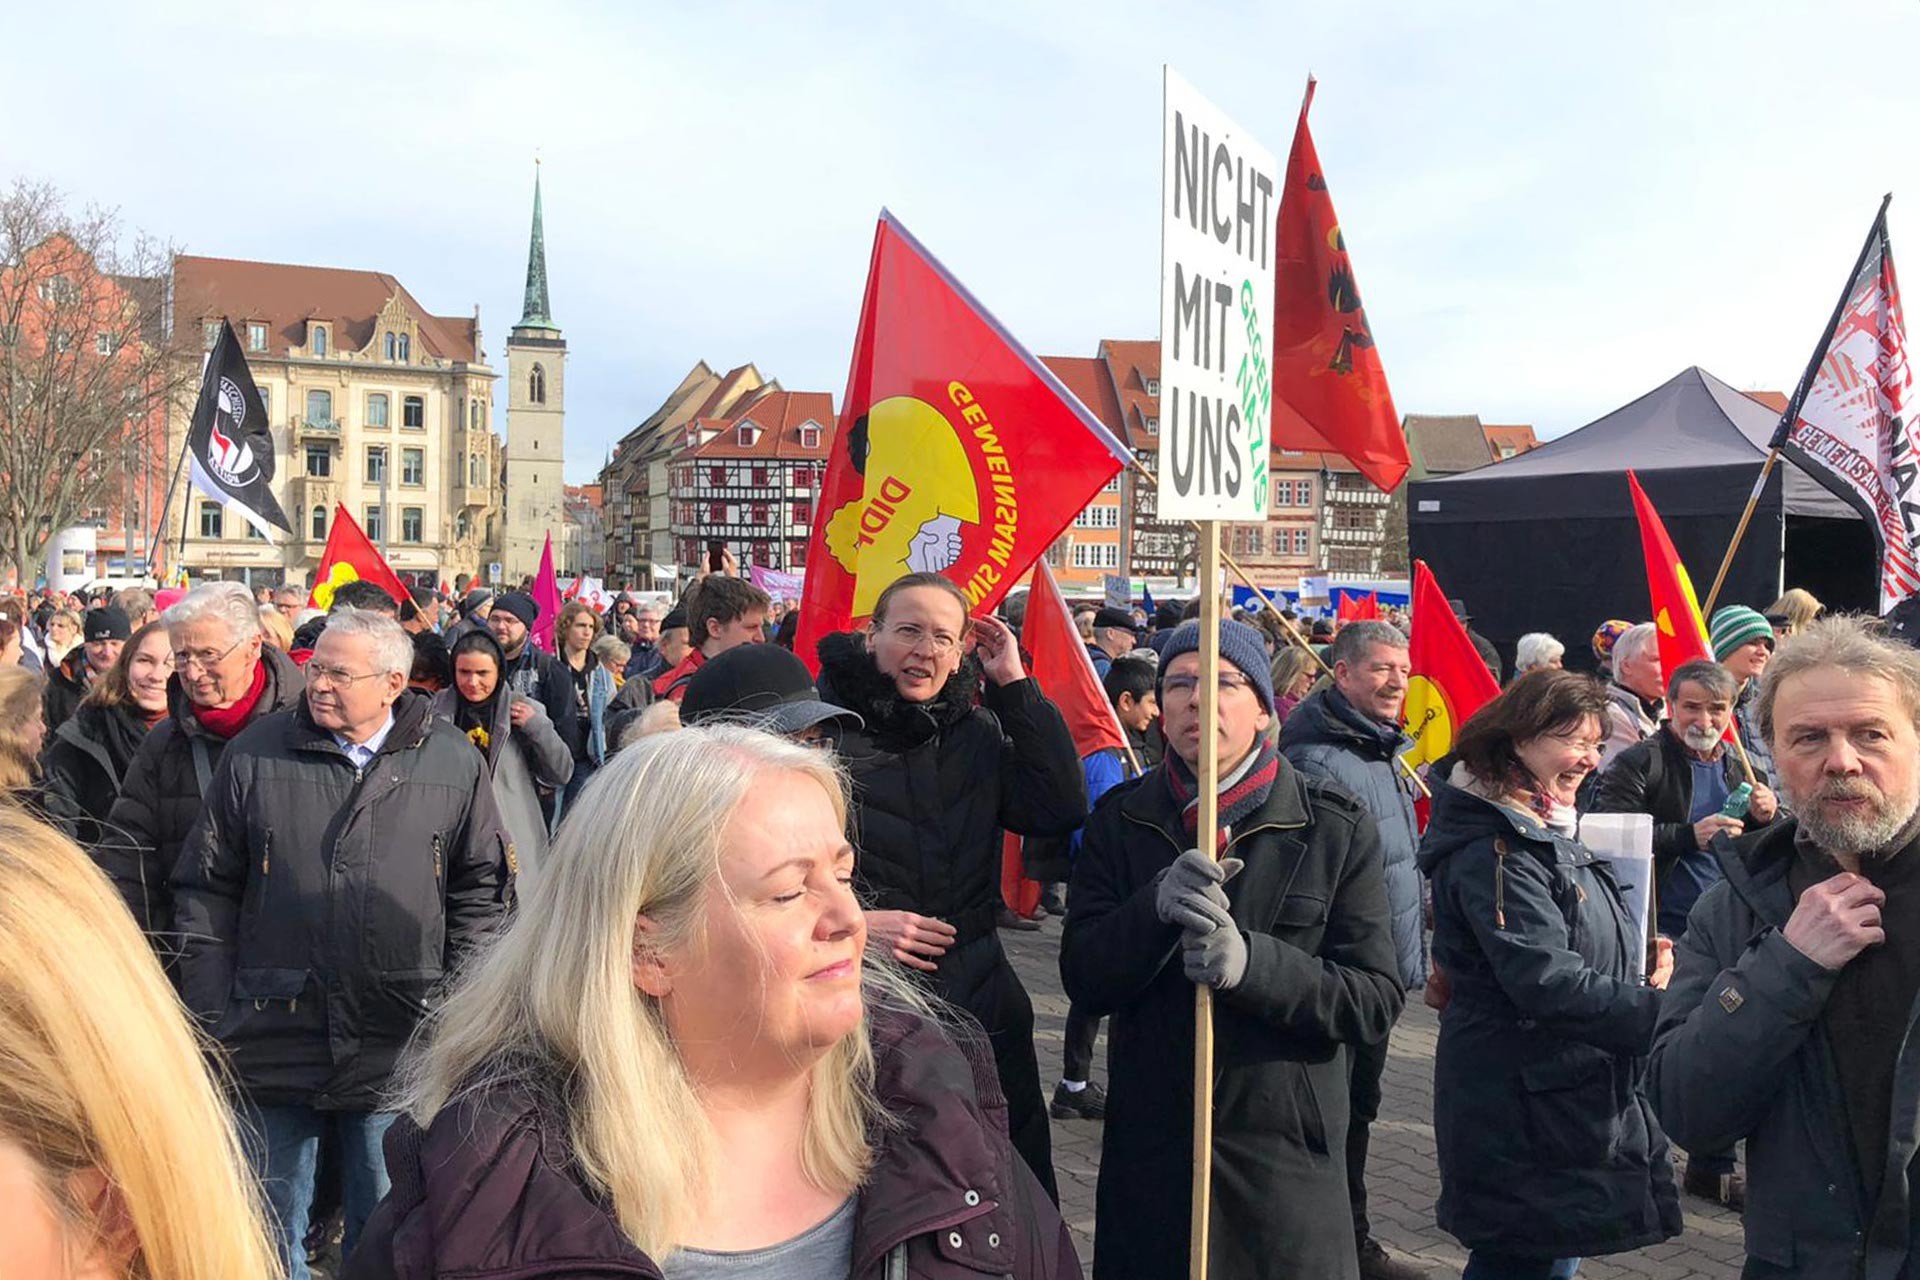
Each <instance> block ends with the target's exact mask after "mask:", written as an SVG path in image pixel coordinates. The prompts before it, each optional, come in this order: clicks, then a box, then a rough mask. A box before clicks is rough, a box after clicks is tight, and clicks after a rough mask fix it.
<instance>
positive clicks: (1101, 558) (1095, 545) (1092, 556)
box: [1073, 542, 1120, 569]
mask: <svg viewBox="0 0 1920 1280" xmlns="http://www.w3.org/2000/svg"><path fill="white" fill-rule="evenodd" d="M1073 567H1074V568H1076V569H1118V568H1119V567H1120V545H1119V544H1118V543H1115V542H1076V543H1074V544H1073Z"/></svg>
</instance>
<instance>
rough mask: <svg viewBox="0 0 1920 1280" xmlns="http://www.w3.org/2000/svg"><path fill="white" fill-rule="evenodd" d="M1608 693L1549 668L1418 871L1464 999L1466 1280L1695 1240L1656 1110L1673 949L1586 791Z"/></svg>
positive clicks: (1447, 1205) (1449, 798)
mask: <svg viewBox="0 0 1920 1280" xmlns="http://www.w3.org/2000/svg"><path fill="white" fill-rule="evenodd" d="M1607 703H1608V698H1607V693H1606V690H1605V688H1604V687H1603V686H1601V685H1600V684H1599V683H1598V682H1596V681H1594V680H1593V679H1591V678H1590V677H1587V676H1584V675H1579V674H1576V673H1574V672H1571V671H1555V670H1540V671H1532V672H1529V673H1528V674H1526V675H1524V676H1522V677H1520V679H1518V680H1516V681H1514V682H1513V684H1512V686H1511V687H1509V688H1508V689H1507V691H1506V692H1505V693H1503V694H1501V695H1500V696H1499V697H1498V698H1495V699H1494V700H1493V701H1491V702H1489V703H1487V704H1486V705H1485V706H1484V707H1482V708H1481V709H1480V710H1479V712H1477V713H1476V714H1475V715H1474V716H1473V718H1472V719H1470V720H1468V721H1467V723H1466V724H1465V725H1464V726H1463V727H1462V728H1461V730H1460V736H1459V737H1458V738H1457V739H1455V741H1454V758H1455V759H1456V760H1457V761H1458V763H1457V764H1456V765H1455V766H1454V770H1453V773H1452V775H1451V777H1449V778H1448V779H1447V781H1446V782H1445V783H1439V782H1437V781H1436V784H1435V786H1434V788H1433V791H1434V796H1433V817H1432V820H1431V822H1430V823H1429V825H1428V827H1427V833H1426V837H1425V839H1424V840H1423V842H1422V843H1421V846H1420V867H1421V870H1423V871H1425V872H1426V873H1427V875H1428V876H1429V877H1431V878H1432V881H1433V958H1434V960H1435V961H1436V962H1437V963H1438V965H1439V966H1440V967H1441V968H1443V969H1444V970H1445V971H1446V974H1447V977H1448V979H1449V981H1450V983H1451V987H1452V997H1451V1000H1450V1002H1449V1003H1448V1005H1447V1007H1446V1009H1445V1011H1444V1012H1443V1013H1442V1014H1441V1017H1440V1042H1439V1047H1438V1049H1437V1051H1436V1053H1435V1056H1434V1081H1433V1099H1434V1114H1433V1128H1434V1144H1435V1147H1436V1149H1437V1151H1438V1156H1439V1164H1440V1203H1439V1206H1438V1210H1437V1214H1438V1219H1439V1224H1440V1226H1441V1228H1442V1229H1444V1230H1446V1231H1448V1232H1450V1233H1451V1234H1452V1235H1453V1236H1454V1237H1456V1238H1457V1239H1458V1240H1459V1241H1460V1243H1461V1244H1463V1245H1465V1246H1466V1247H1467V1248H1468V1250H1469V1251H1470V1253H1469V1256H1468V1258H1467V1267H1466V1271H1465V1272H1464V1273H1463V1274H1464V1277H1465V1280H1547V1277H1549V1276H1565V1275H1569V1274H1571V1272H1572V1268H1573V1266H1574V1265H1577V1261H1578V1259H1579V1258H1581V1257H1584V1256H1592V1255H1596V1254H1610V1253H1620V1252H1623V1251H1625V1250H1628V1249H1639V1248H1643V1247H1645V1246H1647V1245H1651V1244H1658V1243H1659V1242H1660V1241H1662V1240H1668V1239H1671V1238H1672V1237H1674V1236H1676V1235H1678V1234H1679V1233H1680V1225H1681V1223H1680V1204H1679V1197H1678V1193H1677V1192H1676V1191H1675V1189H1674V1185H1673V1169H1672V1166H1671V1165H1670V1164H1669V1162H1668V1159H1667V1140H1666V1137H1665V1135H1664V1134H1662V1133H1661V1132H1660V1126H1659V1124H1658V1123H1657V1122H1656V1121H1655V1120H1654V1117H1653V1112H1652V1110H1651V1109H1650V1108H1649V1107H1648V1106H1647V1103H1646V1101H1645V1099H1644V1098H1643V1097H1642V1095H1641V1079H1642V1076H1643V1074H1644V1064H1643V1059H1644V1058H1645V1056H1646V1054H1647V1052H1648V1051H1649V1049H1650V1048H1651V1047H1652V1043H1653V1028H1654V1022H1655V1020H1656V1018H1657V1017H1658V1016H1659V1011H1660V990H1661V989H1662V988H1664V987H1665V986H1666V985H1667V979H1668V977H1669V976H1670V975H1671V974H1672V972H1673V948H1672V945H1671V944H1670V943H1667V942H1666V941H1665V940H1664V939H1662V940H1661V941H1660V944H1659V947H1658V951H1657V954H1656V962H1655V964H1654V966H1653V973H1652V976H1651V978H1649V979H1648V980H1647V981H1645V982H1643V981H1641V979H1640V978H1639V977H1638V976H1637V975H1638V973H1639V971H1640V969H1641V967H1642V963H1641V962H1642V960H1643V958H1644V957H1645V954H1646V950H1647V946H1646V939H1645V937H1644V936H1643V935H1642V934H1641V933H1640V931H1639V929H1638V927H1637V926H1636V925H1635V923H1634V921H1633V920H1632V918H1631V917H1630V916H1629V915H1628V914H1627V909H1626V904H1625V902H1624V900H1623V899H1622V897H1621V892H1620V886H1619V884H1618V882H1617V881H1615V879H1614V876H1613V872H1612V870H1611V869H1610V867H1609V866H1608V864H1607V863H1605V862H1602V861H1600V860H1598V859H1596V858H1595V857H1594V855H1593V853H1592V852H1591V851H1590V850H1588V849H1587V848H1586V846H1584V845H1582V844H1581V843H1580V841H1579V839H1578V835H1577V832H1578V820H1577V818H1576V815H1575V813H1574V807H1573V806H1574V794H1575V792H1576V791H1577V790H1578V789H1579V787H1580V784H1581V782H1582V781H1584V780H1585V778H1586V777H1587V775H1588V774H1590V773H1592V772H1593V771H1594V770H1595V769H1596V768H1598V767H1599V763H1600V749H1601V741H1602V738H1603V737H1604V733H1605V731H1604V729H1603V724H1604V718H1605V714H1606V709H1607Z"/></svg>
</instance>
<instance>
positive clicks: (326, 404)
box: [307, 391, 333, 427]
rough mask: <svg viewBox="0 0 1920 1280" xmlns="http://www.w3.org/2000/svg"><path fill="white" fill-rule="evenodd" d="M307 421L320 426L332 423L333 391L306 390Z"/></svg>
mask: <svg viewBox="0 0 1920 1280" xmlns="http://www.w3.org/2000/svg"><path fill="white" fill-rule="evenodd" d="M307 421H308V422H311V423H313V424H314V425H316V426H322V427H326V426H332V425H333V392H331V391H309V392H307Z"/></svg>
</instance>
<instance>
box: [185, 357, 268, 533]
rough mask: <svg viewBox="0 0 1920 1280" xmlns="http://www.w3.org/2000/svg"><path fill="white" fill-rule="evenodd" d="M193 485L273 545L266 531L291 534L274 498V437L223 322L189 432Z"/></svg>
mask: <svg viewBox="0 0 1920 1280" xmlns="http://www.w3.org/2000/svg"><path fill="white" fill-rule="evenodd" d="M187 451H188V453H189V454H190V455H191V456H192V458H193V483H194V484H195V485H196V486H198V487H199V489H200V492H202V493H204V494H206V495H207V496H208V497H209V498H212V499H213V500H214V501H215V502H220V503H224V504H226V505H227V506H229V507H234V508H237V509H238V510H239V512H240V514H241V515H243V516H245V517H246V518H247V523H249V524H251V525H252V526H253V527H254V528H256V529H258V530H259V531H260V535H261V536H262V537H264V538H266V539H268V540H269V541H271V540H272V538H273V535H272V533H270V532H269V531H268V526H269V525H271V526H272V527H273V528H276V529H279V530H280V531H281V532H283V533H292V532H293V526H292V525H290V524H288V523H287V517H286V514H285V513H284V512H283V511H281V510H280V503H279V502H278V501H277V500H276V499H275V498H274V496H273V488H272V484H273V436H272V435H271V433H269V431H268V430H267V410H266V406H265V405H264V404H263V403H262V402H261V400H260V388H259V387H257V386H255V385H254V383H253V374H252V373H251V372H250V371H249V370H248V369H247V359H246V357H245V356H243V355H241V354H240V340H239V339H238V338H236V337H234V336H233V326H232V325H230V324H228V323H227V322H226V321H225V320H222V321H221V322H220V339H219V341H217V342H215V343H214V344H213V351H212V353H211V354H210V355H208V357H207V368H206V373H205V374H204V375H203V376H202V378H201V380H200V400H199V402H198V403H197V404H195V405H194V406H193V425H192V426H191V427H189V428H188V429H187Z"/></svg>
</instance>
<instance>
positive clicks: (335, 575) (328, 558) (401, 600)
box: [307, 503, 412, 611]
mask: <svg viewBox="0 0 1920 1280" xmlns="http://www.w3.org/2000/svg"><path fill="white" fill-rule="evenodd" d="M349 582H371V583H373V584H374V585H375V586H378V587H381V588H383V589H385V591H386V593H387V594H388V595H390V596H392V597H393V599H394V602H395V603H396V604H399V605H402V606H405V604H406V602H407V601H408V600H409V599H411V598H412V596H411V593H409V592H408V590H407V589H406V587H405V586H403V585H402V584H401V582H400V576H399V575H398V574H396V573H395V572H394V571H393V568H392V566H390V565H389V564H388V563H387V562H386V560H385V559H384V558H383V557H382V556H381V555H380V552H379V549H378V548H376V547H375V546H374V545H373V543H371V542H369V541H367V535H366V534H365V533H363V532H362V531H361V529H360V526H359V525H358V524H356V523H354V519H353V516H352V515H350V514H348V512H347V509H346V507H345V506H343V505H341V504H339V503H336V504H334V508H333V528H331V529H329V530H328V531H327V549H326V550H325V551H323V552H322V553H321V554H320V567H319V568H317V569H315V570H314V571H313V589H312V590H311V591H310V592H308V594H307V607H308V608H309V609H319V610H322V611H325V610H330V609H332V608H333V593H334V592H335V591H336V590H338V589H339V588H340V587H342V586H344V585H345V584H346V583H349Z"/></svg>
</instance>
